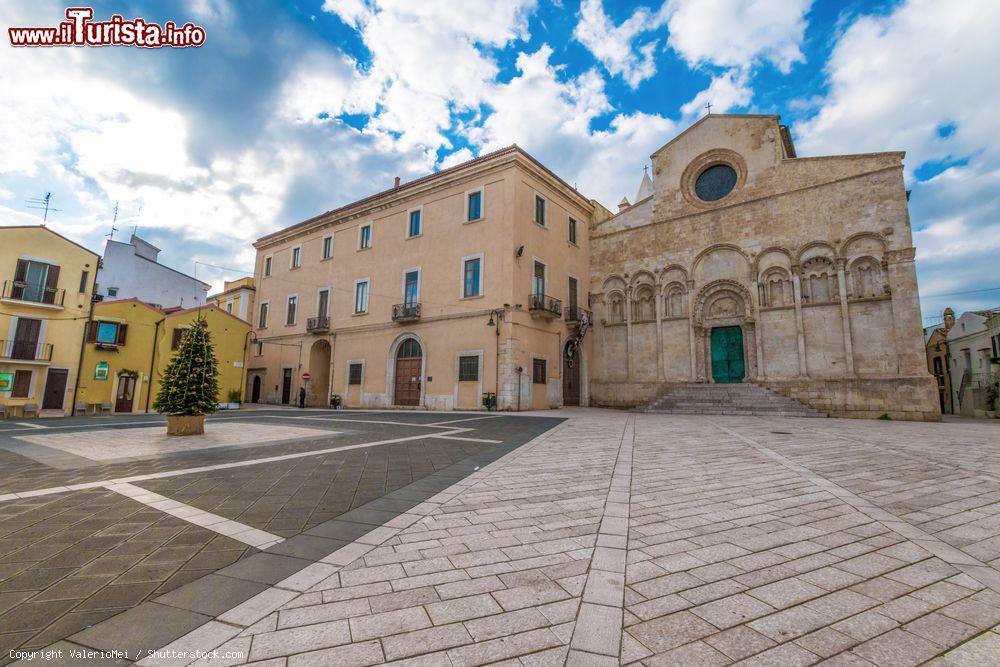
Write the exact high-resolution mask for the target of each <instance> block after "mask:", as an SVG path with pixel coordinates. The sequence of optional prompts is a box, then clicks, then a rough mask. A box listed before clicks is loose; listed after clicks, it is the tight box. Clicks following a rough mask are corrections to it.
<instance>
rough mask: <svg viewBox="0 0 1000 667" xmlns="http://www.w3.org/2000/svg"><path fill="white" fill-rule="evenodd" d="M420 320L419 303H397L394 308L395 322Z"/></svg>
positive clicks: (393, 317)
mask: <svg viewBox="0 0 1000 667" xmlns="http://www.w3.org/2000/svg"><path fill="white" fill-rule="evenodd" d="M419 319H420V304H419V303H397V304H396V305H394V306H393V307H392V321H393V322H416V321H417V320H419Z"/></svg>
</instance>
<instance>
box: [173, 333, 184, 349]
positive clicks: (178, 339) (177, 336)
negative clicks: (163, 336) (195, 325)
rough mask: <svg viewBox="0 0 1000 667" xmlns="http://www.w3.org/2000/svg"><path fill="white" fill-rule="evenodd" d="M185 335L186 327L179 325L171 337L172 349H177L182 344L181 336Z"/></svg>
mask: <svg viewBox="0 0 1000 667" xmlns="http://www.w3.org/2000/svg"><path fill="white" fill-rule="evenodd" d="M183 337H184V329H182V328H180V327H178V328H176V329H174V331H173V333H172V335H171V337H170V349H171V350H176V349H178V348H179V347H180V346H181V338H183Z"/></svg>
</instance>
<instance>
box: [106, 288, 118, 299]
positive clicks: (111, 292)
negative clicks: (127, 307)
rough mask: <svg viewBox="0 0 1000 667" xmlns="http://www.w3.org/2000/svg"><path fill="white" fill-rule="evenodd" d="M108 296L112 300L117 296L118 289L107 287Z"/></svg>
mask: <svg viewBox="0 0 1000 667" xmlns="http://www.w3.org/2000/svg"><path fill="white" fill-rule="evenodd" d="M108 296H110V297H112V298H114V297H116V296H118V288H117V287H109V288H108Z"/></svg>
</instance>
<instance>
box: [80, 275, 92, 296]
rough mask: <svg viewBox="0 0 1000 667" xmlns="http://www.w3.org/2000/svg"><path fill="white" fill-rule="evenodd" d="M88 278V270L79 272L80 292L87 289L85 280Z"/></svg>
mask: <svg viewBox="0 0 1000 667" xmlns="http://www.w3.org/2000/svg"><path fill="white" fill-rule="evenodd" d="M88 280H90V271H84V272H82V273H81V274H80V294H83V293H84V292H86V291H87V281H88Z"/></svg>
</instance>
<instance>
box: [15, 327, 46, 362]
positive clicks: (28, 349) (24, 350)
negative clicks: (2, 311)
mask: <svg viewBox="0 0 1000 667" xmlns="http://www.w3.org/2000/svg"><path fill="white" fill-rule="evenodd" d="M41 328H42V321H41V320H33V319H30V318H27V317H19V318H17V329H15V330H14V348H13V349H12V350H11V358H12V359H34V358H35V355H36V351H37V349H38V334H39V332H40V331H41Z"/></svg>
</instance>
